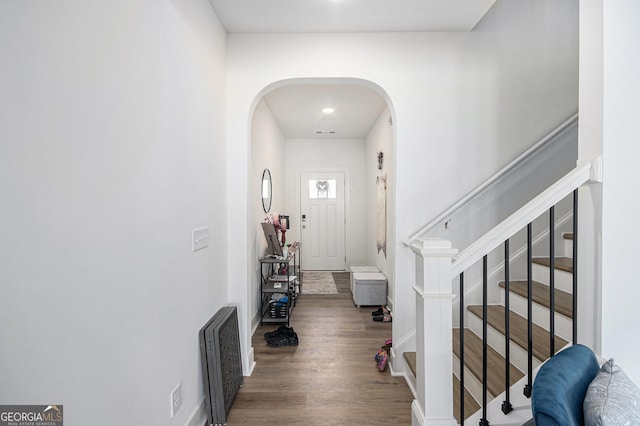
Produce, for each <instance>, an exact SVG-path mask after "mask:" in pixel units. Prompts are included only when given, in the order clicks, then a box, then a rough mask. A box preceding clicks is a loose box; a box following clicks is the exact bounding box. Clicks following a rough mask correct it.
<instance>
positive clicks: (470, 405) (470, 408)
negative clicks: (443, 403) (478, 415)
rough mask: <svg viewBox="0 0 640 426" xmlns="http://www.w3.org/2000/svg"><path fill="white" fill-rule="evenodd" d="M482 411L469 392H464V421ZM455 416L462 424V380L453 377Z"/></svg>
mask: <svg viewBox="0 0 640 426" xmlns="http://www.w3.org/2000/svg"><path fill="white" fill-rule="evenodd" d="M479 409H480V404H478V403H477V402H476V400H475V399H473V396H472V395H471V394H470V393H469V391H468V390H466V389H465V390H464V419H465V420H466V419H468V418H469V417H471V416H472V415H473V414H474V413H475V412H476V411H478V410H479ZM453 416H454V417H455V418H456V420H457V421H458V424H460V423H461V422H460V380H458V378H457V377H456V376H455V374H454V375H453Z"/></svg>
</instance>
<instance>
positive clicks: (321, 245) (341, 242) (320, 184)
mask: <svg viewBox="0 0 640 426" xmlns="http://www.w3.org/2000/svg"><path fill="white" fill-rule="evenodd" d="M344 186H345V185H344V172H302V173H301V175H300V192H301V194H300V213H301V217H300V226H301V228H302V229H301V230H300V235H301V243H302V246H301V254H302V268H303V269H305V270H315V271H344V270H345V267H346V259H345V244H346V242H345V213H344V207H345V206H344Z"/></svg>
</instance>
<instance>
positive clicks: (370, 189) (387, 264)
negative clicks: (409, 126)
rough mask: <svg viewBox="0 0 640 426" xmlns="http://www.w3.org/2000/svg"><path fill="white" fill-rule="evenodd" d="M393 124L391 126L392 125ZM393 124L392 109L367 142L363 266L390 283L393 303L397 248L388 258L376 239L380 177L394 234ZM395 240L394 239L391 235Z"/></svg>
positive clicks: (389, 251)
mask: <svg viewBox="0 0 640 426" xmlns="http://www.w3.org/2000/svg"><path fill="white" fill-rule="evenodd" d="M390 120H391V122H390ZM392 122H393V120H392V119H391V112H390V111H389V108H385V109H384V110H383V111H382V112H381V113H380V116H379V117H378V119H377V120H376V122H375V123H374V125H373V127H372V128H371V130H370V131H369V134H368V135H367V139H366V147H367V153H366V157H365V160H366V170H367V181H366V188H367V190H366V194H367V204H366V206H367V207H366V214H367V232H366V254H367V260H366V262H365V263H364V264H366V265H374V266H377V267H378V269H380V271H382V272H383V273H384V274H385V275H386V276H387V278H388V280H389V290H388V297H391V299H392V300H393V268H392V265H393V262H392V261H391V259H392V258H393V256H394V255H395V251H396V246H395V244H387V254H386V255H385V254H384V252H383V251H382V250H381V251H378V248H377V245H376V241H377V239H376V236H377V232H378V226H377V222H378V219H377V206H378V198H377V194H378V193H377V190H378V186H377V184H376V179H377V178H378V177H379V176H380V177H381V176H384V175H386V176H387V233H389V232H391V233H393V232H394V224H395V220H394V211H393V206H394V199H395V191H394V185H393V179H394V170H393V167H394V162H395V158H394V144H393V126H392ZM379 152H382V153H383V165H382V170H378V153H379ZM392 237H393V235H392ZM387 238H388V241H390V242H391V241H395V239H394V238H389V235H387Z"/></svg>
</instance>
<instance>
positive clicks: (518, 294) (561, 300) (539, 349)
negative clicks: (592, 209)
mask: <svg viewBox="0 0 640 426" xmlns="http://www.w3.org/2000/svg"><path fill="white" fill-rule="evenodd" d="M562 237H563V239H564V241H565V244H564V250H563V251H564V253H565V255H564V256H557V257H556V258H555V262H554V263H555V265H554V266H555V270H556V273H555V295H554V299H555V300H554V305H555V316H554V322H555V332H556V333H555V334H556V336H555V338H554V346H555V347H554V349H555V352H558V351H559V350H561V349H562V348H564V347H565V346H566V345H568V344H569V341H570V340H571V332H572V319H573V312H572V311H573V299H572V296H571V285H572V275H573V266H572V258H571V256H572V254H573V234H572V233H565V234H563V236H562ZM532 262H533V265H534V266H533V277H535V278H534V280H533V282H532V289H533V292H532V302H533V303H532V307H533V310H532V314H533V325H532V329H533V338H532V343H533V346H532V353H533V358H532V366H533V368H534V369H535V368H536V367H538V366H539V365H541V364H542V363H543V362H544V361H545V360H547V359H548V358H549V354H550V351H551V350H550V346H551V343H550V334H549V331H548V328H549V322H550V320H549V317H550V306H551V293H550V287H549V285H548V281H549V276H550V264H551V262H550V259H549V258H548V257H536V258H533V259H532ZM497 285H498V286H499V288H500V292H501V304H492V305H488V306H487V322H488V333H487V337H488V345H489V348H488V350H487V355H488V357H487V358H488V359H487V364H488V365H487V371H488V373H489V374H488V377H487V401H488V402H490V401H492V400H493V399H495V398H496V397H498V396H500V395H501V394H503V393H504V392H505V390H506V375H505V371H506V361H505V352H506V351H505V344H506V343H505V340H506V339H505V334H506V326H505V300H506V297H505V287H506V283H505V281H501V282H499V283H497ZM527 289H528V283H527V281H526V280H515V281H510V282H509V308H510V309H509V311H510V312H509V322H510V344H509V352H510V364H509V386H513V385H515V384H516V383H517V382H518V381H519V380H521V379H522V378H523V377H525V375H526V373H527V369H528V356H527V350H528V349H527V348H528V322H527V319H526V317H527V296H528V291H527ZM483 312H484V310H483V307H482V305H467V306H466V317H467V319H468V326H467V327H465V328H464V329H463V333H464V348H465V349H464V350H465V373H464V377H465V397H464V404H465V408H464V413H465V420H469V419H470V418H471V417H472V416H473V417H477V415H476V416H474V414H476V413H477V412H478V410H479V409H480V403H481V402H482V324H483V321H482V320H483ZM460 333H461V331H460V329H459V328H455V329H454V330H453V342H452V350H453V360H454V362H453V365H454V373H453V389H454V391H453V393H454V395H453V397H454V417H455V419H456V420H457V421H458V423H461V422H460V381H459V379H458V376H459V371H460V337H461V336H460ZM403 355H404V358H405V361H406V362H407V364H408V365H409V367H410V369H411V371H412V373H413V374H414V376H415V374H416V367H415V364H416V353H415V352H405V353H404V354H403ZM522 391H523V389H511V392H522ZM503 398H504V395H503ZM499 402H500V403H502V400H501V401H499ZM520 408H522V407H520Z"/></svg>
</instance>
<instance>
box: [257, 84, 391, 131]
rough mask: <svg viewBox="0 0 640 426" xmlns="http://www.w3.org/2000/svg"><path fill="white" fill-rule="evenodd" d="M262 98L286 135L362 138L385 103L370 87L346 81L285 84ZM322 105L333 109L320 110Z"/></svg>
mask: <svg viewBox="0 0 640 426" xmlns="http://www.w3.org/2000/svg"><path fill="white" fill-rule="evenodd" d="M264 100H265V102H266V104H267V106H268V107H269V109H270V110H271V113H272V114H273V117H274V119H275V120H276V122H277V123H278V125H279V126H280V129H281V130H282V132H283V133H284V135H285V137H286V138H288V139H308V138H332V139H336V138H349V139H351V138H357V139H362V138H364V137H366V136H367V134H368V133H369V130H370V129H371V127H372V126H373V124H374V123H375V121H376V119H377V118H378V117H379V116H380V113H381V112H382V110H383V109H384V107H385V106H386V102H385V101H384V100H383V99H382V98H381V97H380V95H378V94H377V93H376V92H374V91H373V90H371V89H369V88H366V87H363V86H355V85H347V84H297V85H291V86H285V87H281V88H279V89H276V90H274V91H273V92H270V93H269V94H267V95H266V96H265V97H264ZM325 107H333V108H335V111H334V112H333V113H332V114H324V113H323V112H322V109H323V108H325ZM319 131H320V132H322V133H317V132H319ZM330 132H335V133H330Z"/></svg>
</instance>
